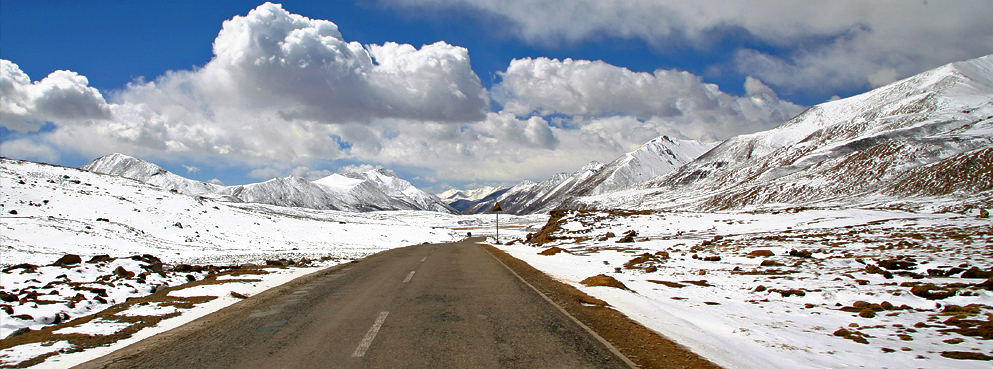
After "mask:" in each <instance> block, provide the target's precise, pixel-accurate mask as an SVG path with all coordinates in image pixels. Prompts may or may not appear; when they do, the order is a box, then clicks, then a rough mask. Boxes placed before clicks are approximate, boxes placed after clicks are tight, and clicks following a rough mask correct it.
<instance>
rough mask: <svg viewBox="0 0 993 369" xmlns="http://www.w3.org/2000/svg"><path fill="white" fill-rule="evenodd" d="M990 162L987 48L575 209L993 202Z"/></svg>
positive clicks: (992, 134) (991, 67)
mask: <svg viewBox="0 0 993 369" xmlns="http://www.w3.org/2000/svg"><path fill="white" fill-rule="evenodd" d="M991 163H993V56H985V57H982V58H978V59H973V60H969V61H964V62H958V63H952V64H948V65H945V66H942V67H939V68H936V69H933V70H930V71H927V72H924V73H921V74H919V75H916V76H913V77H910V78H907V79H904V80H902V81H898V82H895V83H893V84H890V85H887V86H884V87H881V88H878V89H876V90H873V91H869V92H866V93H864V94H861V95H857V96H853V97H849V98H846V99H841V100H837V101H832V102H828V103H824V104H820V105H817V106H814V107H812V108H810V109H808V110H806V111H804V112H803V113H801V114H799V115H797V116H796V117H794V118H793V119H790V120H789V121H787V122H786V123H784V124H782V125H780V126H779V127H777V128H775V129H772V130H769V131H765V132H759V133H754V134H749V135H742V136H738V137H734V138H731V139H729V140H727V141H725V142H724V143H722V144H720V145H719V146H717V147H716V148H714V149H713V150H711V151H709V152H707V153H706V154H705V155H703V156H701V157H700V158H698V159H697V160H695V161H693V162H691V163H689V164H687V165H685V166H683V167H681V168H680V169H678V170H676V171H674V172H672V173H670V174H667V175H663V176H661V177H659V178H656V179H653V180H651V181H648V182H645V183H643V184H640V185H636V186H634V187H635V188H634V189H632V190H628V191H621V192H616V193H611V194H604V195H601V196H590V197H586V198H582V199H576V200H574V201H572V202H571V203H570V204H569V206H573V207H629V208H655V209H657V208H677V207H690V208H699V209H730V208H740V207H744V206H751V205H762V204H776V203H788V204H794V205H801V204H815V203H819V204H844V205H851V204H869V203H876V204H888V206H908V207H911V208H914V207H921V206H933V203H934V201H931V200H927V199H932V200H933V199H935V198H939V197H940V198H941V200H942V201H940V202H942V203H944V204H945V205H941V206H944V207H945V208H949V209H950V208H961V207H969V206H977V205H978V206H989V204H990V203H991V202H993V193H991V192H993V165H991ZM914 199H918V200H920V201H918V200H914ZM908 201H909V202H913V203H914V204H916V205H909V203H908ZM928 204H931V205H928ZM984 204H985V205H984Z"/></svg>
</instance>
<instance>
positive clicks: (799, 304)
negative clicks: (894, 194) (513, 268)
mask: <svg viewBox="0 0 993 369" xmlns="http://www.w3.org/2000/svg"><path fill="white" fill-rule="evenodd" d="M977 214H978V213H976V212H972V213H969V214H954V213H945V214H918V213H908V212H900V211H886V210H871V209H820V210H818V209H798V208H793V209H789V208H782V209H775V208H771V209H766V210H763V211H738V212H714V213H691V212H671V213H670V212H659V213H653V212H627V213H625V212H617V211H613V212H602V211H588V212H577V211H568V212H564V213H560V214H559V215H562V217H561V218H560V219H557V220H556V217H555V216H553V217H552V223H553V224H555V227H553V228H557V229H555V230H554V231H552V232H550V233H546V234H536V235H534V236H533V237H532V240H533V241H539V242H544V241H549V240H550V242H548V243H544V244H542V245H541V247H537V246H536V245H535V244H528V243H517V242H514V243H512V244H510V245H504V246H500V247H501V248H502V249H503V250H505V251H507V252H508V253H510V254H511V255H513V256H514V257H516V258H519V259H522V260H524V261H526V262H527V263H528V264H530V265H532V266H534V267H535V268H538V269H539V270H542V271H544V272H545V273H547V274H549V275H551V276H552V277H554V278H557V279H558V280H560V281H563V282H565V283H568V284H570V285H573V286H575V287H577V288H579V289H580V290H582V291H583V292H585V293H587V294H589V295H591V296H594V297H596V298H599V299H602V300H604V301H607V302H608V303H610V304H611V305H612V306H613V307H614V308H615V309H617V310H619V311H621V312H623V313H624V314H626V315H627V316H629V317H630V318H632V319H634V320H636V321H638V322H640V323H642V324H643V325H645V326H647V327H649V328H651V329H654V330H656V331H658V332H661V333H662V334H663V335H665V336H666V337H669V338H671V339H673V340H675V341H676V342H678V343H680V344H683V345H685V346H687V347H689V348H690V349H691V350H693V351H694V352H696V353H698V354H700V355H701V356H703V357H706V358H708V359H710V360H711V361H713V362H715V363H717V364H719V365H721V366H724V367H727V368H989V367H990V361H988V360H993V341H991V338H993V337H991V334H993V330H991V329H993V307H991V306H993V291H991V290H993V279H989V278H990V277H993V248H991V246H993V221H991V220H990V219H980V218H978V217H977V216H976V215H977ZM546 229H548V228H547V227H546ZM628 231H635V232H637V235H636V236H635V237H633V239H634V241H635V242H633V243H618V241H619V240H620V239H621V238H622V237H623V236H624V235H625V234H626V233H627V232H628ZM608 232H609V233H612V235H611V234H608ZM548 236H550V237H548ZM551 247H558V248H561V249H563V251H561V252H558V253H555V254H554V255H541V254H539V252H542V251H544V250H548V249H550V248H551ZM791 251H793V253H792V255H793V256H791ZM762 255H770V256H762ZM973 268H975V269H973ZM599 274H604V275H607V276H611V277H613V278H615V279H616V280H618V281H620V282H622V283H623V284H624V285H626V286H627V288H628V289H629V290H623V289H619V288H613V287H601V286H594V287H588V286H584V285H583V284H581V283H580V282H581V281H583V280H584V279H586V278H588V277H592V276H596V275H599ZM922 296H923V297H922ZM858 341H861V343H860V342H858Z"/></svg>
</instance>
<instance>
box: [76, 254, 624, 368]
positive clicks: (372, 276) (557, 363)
mask: <svg viewBox="0 0 993 369" xmlns="http://www.w3.org/2000/svg"><path fill="white" fill-rule="evenodd" d="M478 240H480V239H472V240H469V241H463V242H459V243H449V244H429V245H418V246H411V247H405V248H400V249H395V250H391V251H387V252H383V253H380V254H376V255H373V256H371V257H369V258H366V259H363V260H361V261H359V262H355V263H351V264H348V265H346V266H344V267H341V268H336V269H334V270H333V271H329V272H326V273H322V274H320V275H319V276H316V277H314V278H309V279H307V280H306V282H305V283H297V284H295V285H292V286H289V287H290V288H284V289H283V290H282V291H281V292H280V293H278V294H268V295H266V296H265V297H263V296H261V295H260V296H257V297H259V299H256V300H254V301H253V299H255V297H253V298H252V299H249V300H246V301H243V302H242V303H239V304H236V305H234V306H232V307H231V308H228V309H225V310H222V311H220V312H218V313H215V314H214V315H212V316H208V317H206V318H209V319H205V320H202V321H201V322H200V323H199V324H198V325H196V326H195V327H193V328H189V327H188V328H187V329H184V330H179V331H178V332H173V333H171V334H167V335H163V337H159V338H158V339H157V340H152V342H151V343H146V344H144V345H142V344H139V345H138V346H137V347H135V348H130V349H125V350H123V351H121V352H118V353H116V354H111V355H108V356H107V357H105V358H101V359H98V360H95V361H92V362H90V363H86V364H83V365H82V366H81V367H86V368H226V367H230V368H501V367H503V368H627V367H629V366H628V365H626V364H625V363H624V362H623V361H622V360H621V359H620V358H619V357H618V356H617V355H615V354H613V353H612V352H611V351H610V350H609V349H608V348H607V347H605V346H604V345H603V344H601V343H600V342H599V341H598V340H597V339H596V338H594V337H593V336H591V335H590V334H589V333H587V332H586V331H585V330H584V329H583V328H582V327H580V326H579V325H577V324H576V323H575V322H573V321H572V320H571V319H570V318H569V317H568V316H566V315H564V314H563V313H562V312H561V311H559V310H558V308H556V307H555V306H554V305H552V304H550V303H549V302H547V301H545V299H544V298H542V296H540V295H538V294H537V293H536V292H535V291H533V290H532V289H531V288H530V287H529V286H528V285H526V284H524V283H523V282H521V281H520V280H519V279H518V278H517V277H515V276H514V274H513V273H511V272H510V271H509V270H508V269H507V268H506V267H504V266H503V265H502V264H501V263H500V262H499V261H498V260H497V259H495V258H494V257H493V256H491V255H490V254H489V253H488V252H487V251H486V250H484V249H483V248H482V247H480V246H479V245H477V244H475V243H473V242H471V241H478Z"/></svg>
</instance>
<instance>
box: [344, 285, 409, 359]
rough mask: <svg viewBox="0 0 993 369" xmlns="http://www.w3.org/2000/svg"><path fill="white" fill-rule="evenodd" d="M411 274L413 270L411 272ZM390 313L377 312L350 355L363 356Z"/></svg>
mask: <svg viewBox="0 0 993 369" xmlns="http://www.w3.org/2000/svg"><path fill="white" fill-rule="evenodd" d="M411 274H413V272H411ZM387 315H390V312H389V311H384V312H381V313H379V317H377V318H376V322H375V323H372V327H370V328H369V331H368V332H366V334H365V338H362V342H359V347H356V348H355V352H353V353H352V357H363V356H365V352H366V351H367V350H369V346H371V345H372V340H374V339H376V334H377V333H379V328H382V327H383V323H384V322H386V316H387Z"/></svg>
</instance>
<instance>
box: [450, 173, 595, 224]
mask: <svg viewBox="0 0 993 369" xmlns="http://www.w3.org/2000/svg"><path fill="white" fill-rule="evenodd" d="M600 168H603V164H600V163H599V162H596V161H593V162H590V163H589V164H587V165H586V166H585V167H583V168H582V169H580V170H577V171H576V172H574V173H571V174H570V173H557V174H555V175H553V176H552V177H551V178H549V179H546V180H544V181H542V182H541V183H534V182H532V181H523V182H521V183H519V184H517V185H516V186H514V187H511V188H510V189H509V190H507V191H506V192H504V193H503V195H500V196H499V197H497V198H495V199H492V200H487V201H482V202H479V203H477V204H476V205H473V206H472V207H471V208H469V209H467V210H465V211H463V212H462V213H463V214H480V213H488V212H490V211H491V210H492V209H493V207H494V206H495V205H496V204H497V203H499V204H500V208H501V209H503V212H505V213H510V214H518V215H522V214H530V213H534V212H538V211H541V209H545V208H549V207H551V208H553V209H554V208H555V206H557V205H558V204H560V203H561V202H562V200H564V198H563V197H562V195H564V194H566V193H568V192H569V191H570V190H572V189H574V188H575V187H576V186H578V185H580V184H581V183H583V181H585V180H587V179H588V178H590V177H592V176H594V175H595V174H596V173H597V171H599V170H600Z"/></svg>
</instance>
